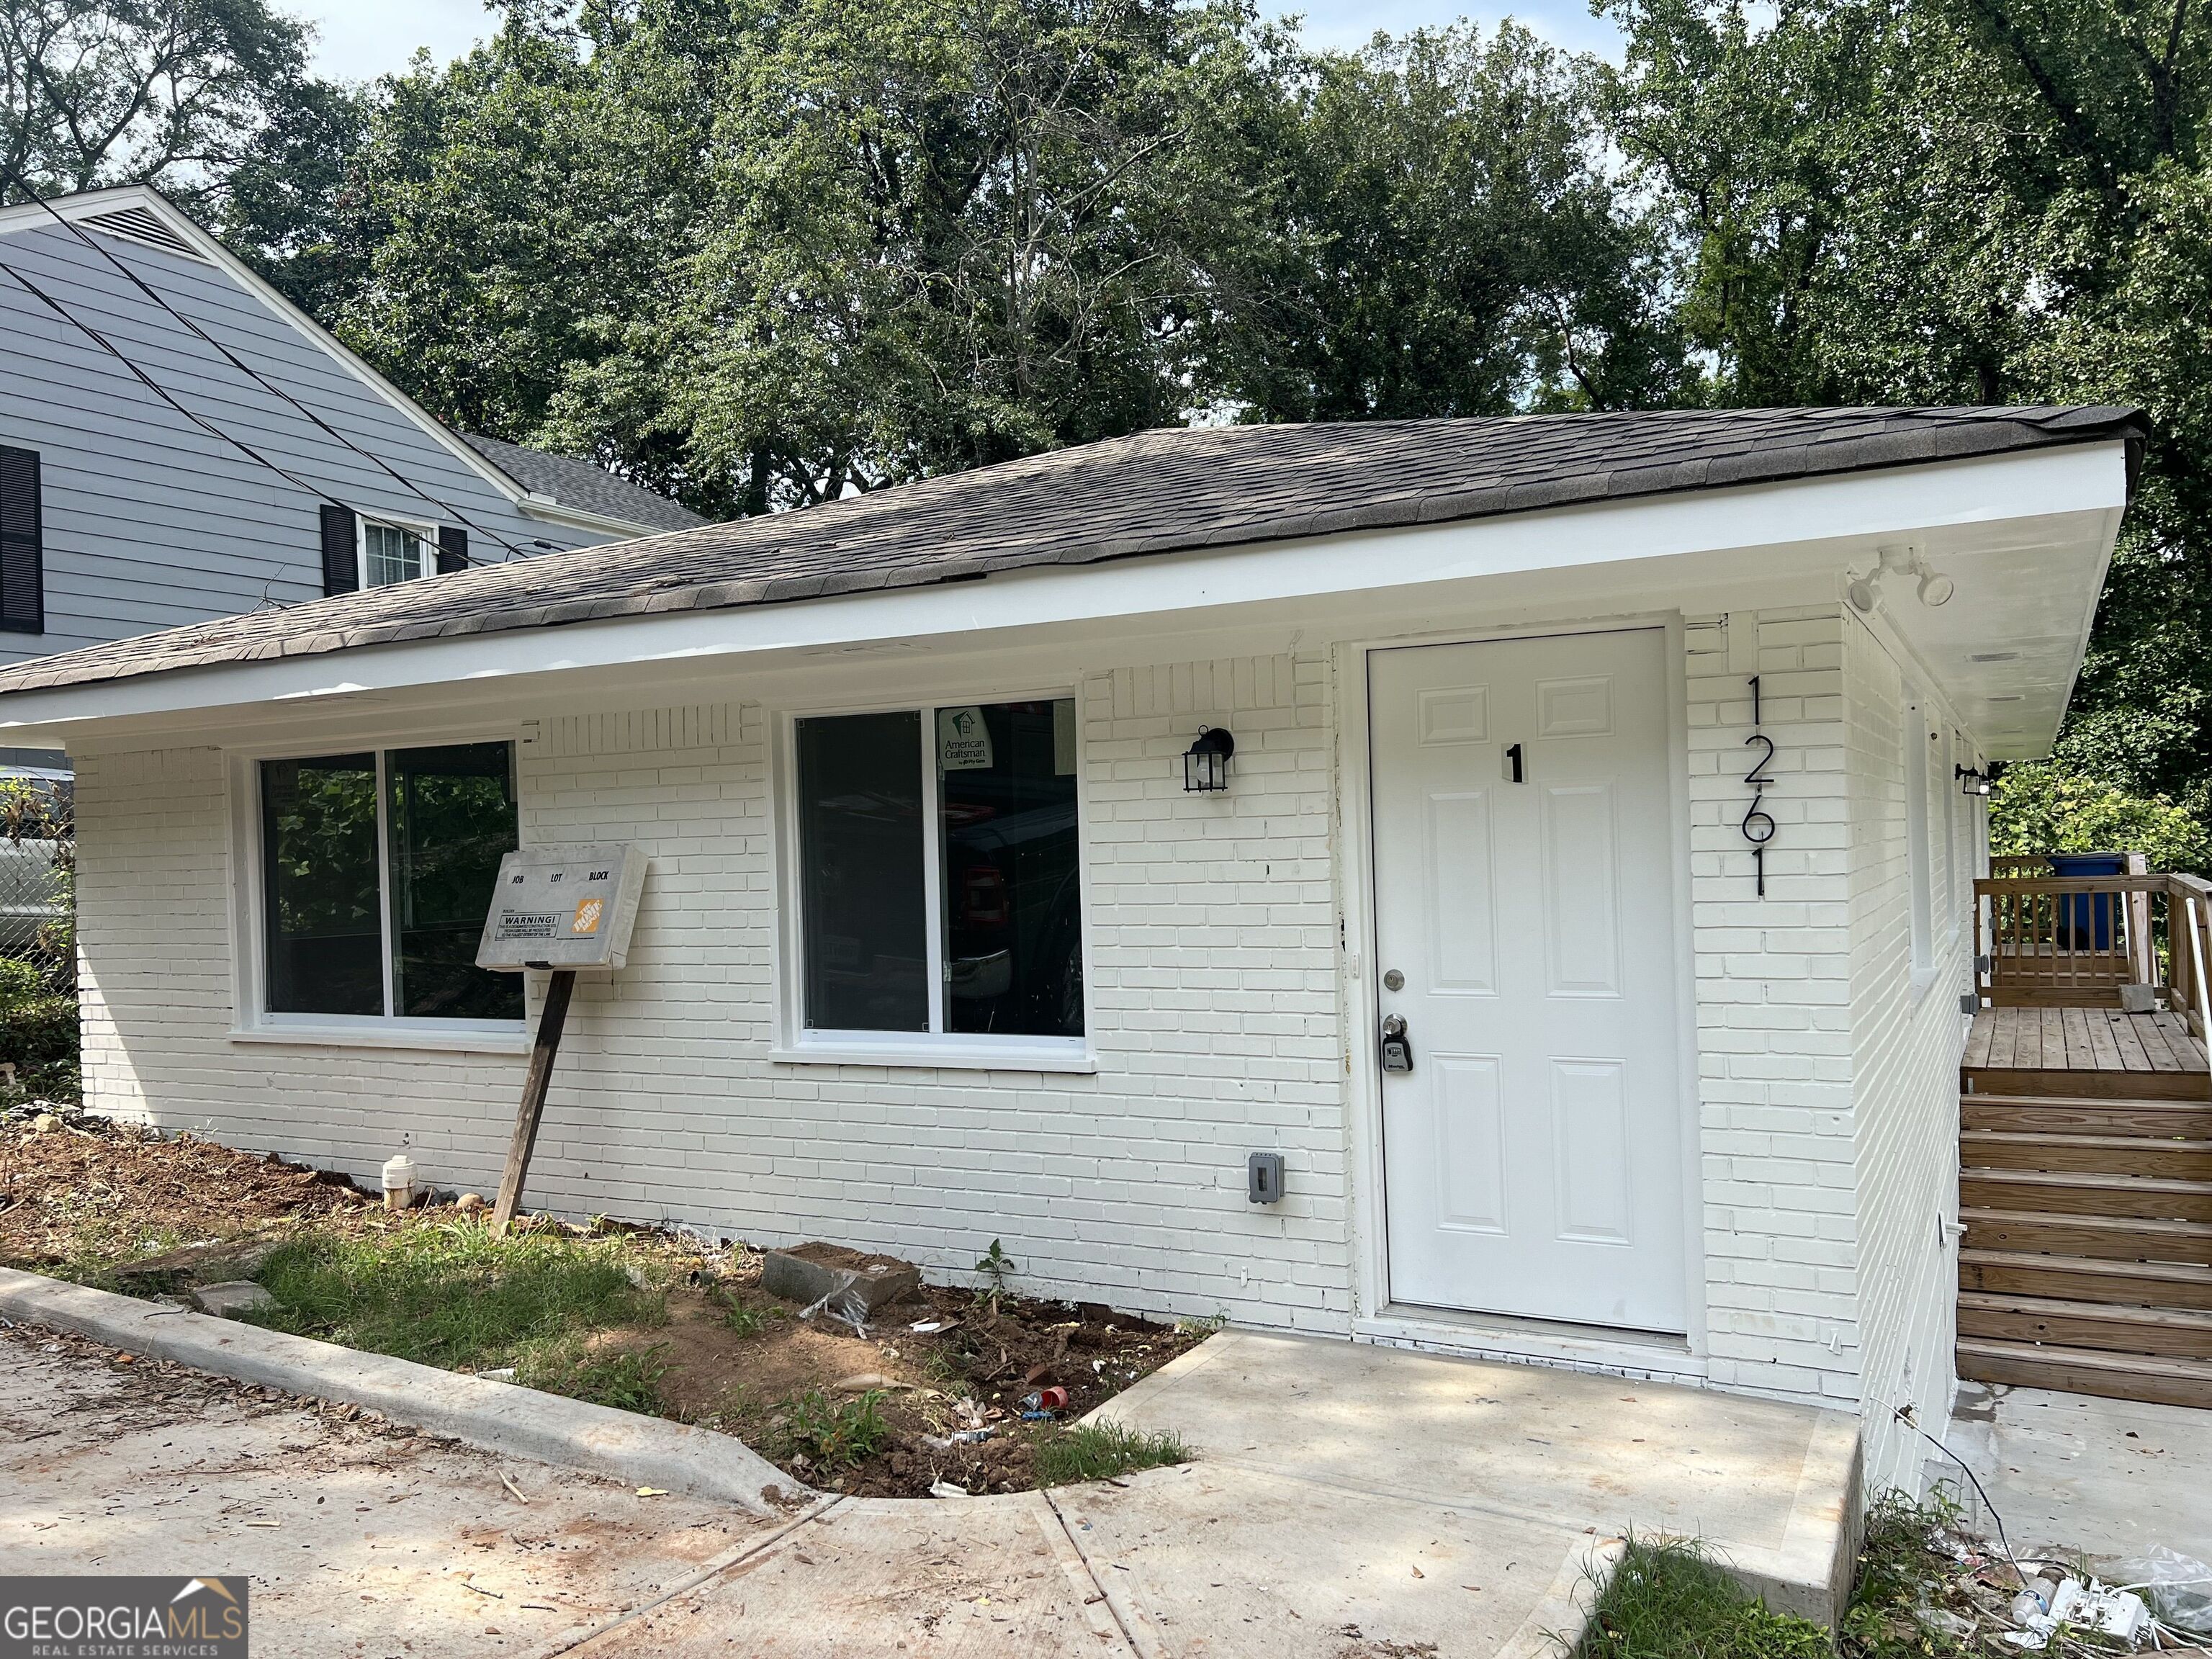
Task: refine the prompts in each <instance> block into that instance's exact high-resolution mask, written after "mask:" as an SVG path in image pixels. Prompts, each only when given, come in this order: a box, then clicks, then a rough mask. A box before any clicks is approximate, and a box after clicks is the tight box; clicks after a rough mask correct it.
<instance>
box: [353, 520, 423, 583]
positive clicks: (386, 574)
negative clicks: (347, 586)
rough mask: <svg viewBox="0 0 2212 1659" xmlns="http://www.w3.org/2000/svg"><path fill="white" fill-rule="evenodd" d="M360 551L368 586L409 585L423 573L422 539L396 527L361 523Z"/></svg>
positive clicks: (365, 521) (363, 521) (366, 522)
mask: <svg viewBox="0 0 2212 1659" xmlns="http://www.w3.org/2000/svg"><path fill="white" fill-rule="evenodd" d="M361 534H362V552H363V554H364V555H365V562H366V563H367V565H368V586H371V587H389V586H391V585H392V583H394V582H404V581H411V580H414V579H415V578H416V577H417V576H419V575H421V574H422V571H423V559H422V547H423V543H422V538H421V537H419V536H416V535H413V534H410V532H407V531H404V530H402V529H400V528H399V527H398V526H396V525H388V524H372V523H370V522H368V520H362V526H361Z"/></svg>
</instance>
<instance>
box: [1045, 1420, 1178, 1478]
mask: <svg viewBox="0 0 2212 1659" xmlns="http://www.w3.org/2000/svg"><path fill="white" fill-rule="evenodd" d="M1031 1457H1032V1460H1033V1462H1034V1467H1035V1468H1036V1480H1037V1485H1039V1486H1073V1485H1074V1484H1075V1483H1076V1482H1077V1481H1079V1480H1111V1479H1112V1478H1113V1477H1114V1476H1115V1475H1117V1474H1128V1473H1129V1472H1130V1471H1131V1470H1132V1469H1157V1468H1163V1467H1164V1466H1165V1465H1167V1464H1170V1463H1188V1462H1190V1461H1191V1455H1190V1448H1189V1447H1188V1446H1186V1445H1184V1444H1183V1443H1182V1437H1181V1436H1180V1435H1178V1434H1176V1433H1175V1432H1173V1431H1161V1432H1160V1433H1158V1434H1146V1433H1145V1432H1144V1431H1142V1430H1140V1429H1133V1428H1130V1427H1128V1426H1127V1425H1124V1424H1121V1423H1116V1422H1115V1421H1114V1420H1113V1419H1110V1418H1109V1419H1104V1420H1103V1421H1100V1422H1097V1423H1079V1424H1077V1425H1075V1426H1073V1428H1065V1429H1055V1430H1054V1431H1051V1432H1050V1433H1048V1434H1046V1435H1044V1436H1043V1437H1041V1438H1040V1439H1039V1440H1038V1441H1037V1443H1036V1447H1035V1449H1034V1450H1033V1451H1032V1453H1031Z"/></svg>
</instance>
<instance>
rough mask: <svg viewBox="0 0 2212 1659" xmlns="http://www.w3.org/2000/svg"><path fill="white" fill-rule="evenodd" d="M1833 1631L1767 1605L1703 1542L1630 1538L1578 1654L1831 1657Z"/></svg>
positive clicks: (1623, 1658) (1631, 1658)
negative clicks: (1717, 1560)
mask: <svg viewBox="0 0 2212 1659" xmlns="http://www.w3.org/2000/svg"><path fill="white" fill-rule="evenodd" d="M1833 1651H1834V1649H1833V1647H1832V1644H1831V1643H1830V1641H1829V1638H1828V1632H1826V1630H1824V1629H1822V1628H1821V1627H1820V1626H1818V1625H1816V1624H1814V1623H1813V1622H1812V1621H1811V1620H1805V1619H1799V1618H1796V1617H1794V1616H1792V1615H1790V1614H1788V1613H1770V1612H1768V1611H1767V1609H1766V1606H1765V1603H1764V1602H1762V1601H1758V1600H1756V1599H1755V1598H1753V1597H1752V1596H1749V1595H1745V1594H1744V1593H1743V1591H1742V1590H1741V1589H1739V1588H1738V1587H1737V1585H1736V1583H1735V1581H1734V1580H1733V1579H1731V1578H1730V1577H1729V1576H1728V1575H1727V1574H1726V1573H1724V1572H1723V1571H1721V1570H1720V1569H1719V1568H1718V1567H1717V1566H1715V1565H1713V1564H1712V1563H1711V1561H1709V1560H1708V1559H1705V1553H1704V1552H1703V1551H1701V1550H1700V1549H1699V1547H1698V1546H1697V1545H1696V1544H1694V1543H1692V1542H1686V1541H1680V1540H1676V1539H1662V1540H1651V1539H1639V1538H1632V1539H1630V1540H1629V1541H1628V1547H1627V1548H1626V1550H1624V1551H1623V1552H1622V1553H1621V1557H1620V1564H1619V1565H1617V1566H1616V1567H1615V1568H1614V1569H1613V1577H1612V1578H1611V1579H1610V1580H1608V1581H1607V1584H1606V1587H1605V1589H1604V1591H1603V1592H1602V1593H1601V1595H1599V1596H1598V1599H1597V1606H1596V1607H1595V1609H1593V1610H1592V1612H1591V1613H1590V1621H1589V1629H1588V1630H1586V1631H1584V1632H1583V1639H1582V1644H1581V1645H1580V1646H1579V1647H1577V1649H1576V1650H1575V1652H1576V1655H1577V1659H1828V1656H1829V1655H1831V1654H1832V1652H1833Z"/></svg>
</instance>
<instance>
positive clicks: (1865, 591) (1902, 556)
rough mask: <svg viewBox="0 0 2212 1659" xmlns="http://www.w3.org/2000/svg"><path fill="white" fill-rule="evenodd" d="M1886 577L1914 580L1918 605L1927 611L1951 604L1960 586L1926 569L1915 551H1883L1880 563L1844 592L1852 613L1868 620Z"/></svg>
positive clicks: (1853, 578)
mask: <svg viewBox="0 0 2212 1659" xmlns="http://www.w3.org/2000/svg"><path fill="white" fill-rule="evenodd" d="M1886 576H1911V577H1917V579H1918V580H1917V586H1915V588H1914V592H1917V593H1918V594H1919V596H1920V603H1921V604H1923V605H1926V606H1928V607H1929V609H1930V610H1933V609H1935V607H1936V606H1937V605H1948V604H1950V602H1951V596H1952V594H1954V593H1955V592H1958V591H1959V585H1958V584H1957V583H1956V582H1954V581H1953V580H1951V579H1950V578H1949V577H1948V576H1946V575H1943V574H1940V573H1939V572H1936V571H1934V570H1931V569H1929V568H1928V563H1927V561H1925V560H1924V559H1923V558H1922V557H1921V556H1920V555H1919V553H1918V552H1917V550H1915V549H1912V548H1910V547H1885V548H1883V549H1882V550H1881V562H1880V563H1878V564H1876V565H1875V568H1873V569H1871V570H1869V571H1868V572H1867V573H1866V574H1865V575H1863V576H1854V577H1852V578H1851V580H1850V582H1849V584H1847V585H1846V586H1845V587H1844V598H1845V599H1849V600H1850V602H1851V608H1852V609H1853V610H1854V611H1860V612H1862V613H1863V614H1866V615H1869V616H1870V615H1872V614H1873V612H1874V608H1875V605H1879V604H1880V603H1881V583H1882V579H1883V578H1884V577H1886Z"/></svg>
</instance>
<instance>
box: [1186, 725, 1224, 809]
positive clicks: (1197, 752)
mask: <svg viewBox="0 0 2212 1659" xmlns="http://www.w3.org/2000/svg"><path fill="white" fill-rule="evenodd" d="M1236 752H1237V739H1236V738H1232V737H1231V736H1230V735H1229V733H1228V732H1225V731H1224V730H1223V729H1222V728H1221V727H1220V726H1200V727H1199V728H1198V736H1197V737H1196V738H1194V740H1193V741H1192V743H1191V745H1190V747H1189V748H1188V749H1186V750H1184V751H1183V757H1182V787H1183V791H1184V793H1186V794H1192V795H1214V794H1219V793H1221V792H1222V791H1224V790H1225V789H1227V788H1228V787H1229V757H1231V755H1233V754H1235V753H1236Z"/></svg>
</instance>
